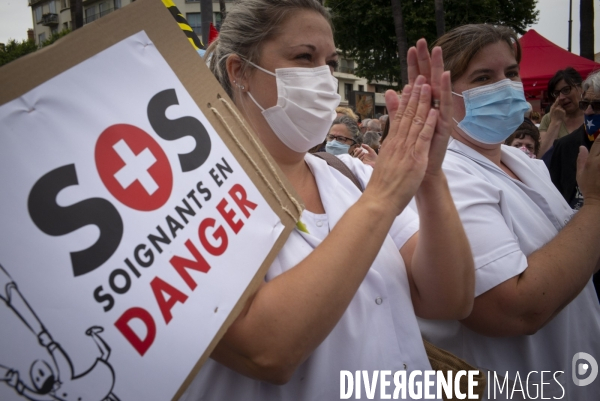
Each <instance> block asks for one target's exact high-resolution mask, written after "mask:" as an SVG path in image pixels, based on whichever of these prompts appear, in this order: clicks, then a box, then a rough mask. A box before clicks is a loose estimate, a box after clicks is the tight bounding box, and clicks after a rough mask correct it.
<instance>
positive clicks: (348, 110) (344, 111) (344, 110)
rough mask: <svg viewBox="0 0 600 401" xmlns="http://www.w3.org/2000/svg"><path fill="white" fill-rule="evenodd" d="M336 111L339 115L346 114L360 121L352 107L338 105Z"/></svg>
mask: <svg viewBox="0 0 600 401" xmlns="http://www.w3.org/2000/svg"><path fill="white" fill-rule="evenodd" d="M335 112H336V113H337V116H338V117H341V116H344V115H345V116H348V117H350V118H352V119H353V120H354V121H357V122H358V116H357V115H356V114H355V113H354V111H352V109H351V108H350V107H343V106H338V107H336V108H335Z"/></svg>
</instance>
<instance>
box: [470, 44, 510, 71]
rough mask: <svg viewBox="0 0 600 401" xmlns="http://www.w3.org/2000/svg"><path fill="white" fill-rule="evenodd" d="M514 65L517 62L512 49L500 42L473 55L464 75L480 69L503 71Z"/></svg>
mask: <svg viewBox="0 0 600 401" xmlns="http://www.w3.org/2000/svg"><path fill="white" fill-rule="evenodd" d="M514 64H517V60H516V58H515V55H514V54H513V52H512V49H511V48H510V47H509V46H508V43H506V42H505V41H503V40H500V41H498V42H495V43H491V44H489V45H487V46H485V47H484V48H482V49H481V50H479V51H478V52H477V53H475V55H474V56H473V58H472V59H471V61H470V62H469V66H468V68H467V71H466V74H469V73H471V72H472V71H475V70H478V69H481V68H485V69H502V70H503V69H504V68H506V67H508V66H511V65H514Z"/></svg>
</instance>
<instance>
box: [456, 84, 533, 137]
mask: <svg viewBox="0 0 600 401" xmlns="http://www.w3.org/2000/svg"><path fill="white" fill-rule="evenodd" d="M452 93H454V92H452ZM454 94H455V95H457V96H460V97H462V98H463V99H464V101H465V111H466V114H465V118H463V119H462V121H461V122H458V121H456V120H454V121H456V122H457V124H458V128H460V129H461V130H462V131H463V132H464V133H465V134H467V135H468V136H470V137H471V138H473V139H474V140H476V141H477V142H481V143H485V144H488V145H496V144H499V143H502V142H504V141H505V140H506V138H508V137H509V136H510V135H511V134H512V133H513V132H515V130H516V129H517V128H518V127H519V125H521V124H522V123H523V120H524V115H525V112H526V111H527V110H529V104H528V103H527V101H526V100H525V93H524V92H523V84H522V83H521V82H518V81H511V80H510V79H503V80H502V81H498V82H496V83H494V84H491V85H485V86H479V87H477V88H473V89H468V90H466V91H464V92H463V93H462V95H461V94H458V93H454Z"/></svg>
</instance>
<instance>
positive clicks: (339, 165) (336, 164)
mask: <svg viewBox="0 0 600 401" xmlns="http://www.w3.org/2000/svg"><path fill="white" fill-rule="evenodd" d="M313 155H315V156H317V157H318V158H320V159H323V160H325V161H326V162H327V164H328V165H330V166H331V167H333V168H334V169H336V170H337V171H339V172H340V173H342V174H343V175H345V176H346V177H347V178H348V179H349V180H350V181H352V183H353V184H354V185H356V187H357V188H358V189H360V192H363V188H362V186H361V185H360V182H359V181H358V178H356V176H355V175H354V173H353V172H352V170H350V169H349V168H348V166H346V165H345V164H344V162H343V161H341V160H340V159H338V158H337V157H336V156H334V155H332V154H331V153H327V152H317V153H313Z"/></svg>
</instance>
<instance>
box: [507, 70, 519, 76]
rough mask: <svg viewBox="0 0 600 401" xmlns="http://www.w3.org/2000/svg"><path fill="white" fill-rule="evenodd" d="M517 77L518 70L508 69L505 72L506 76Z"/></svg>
mask: <svg viewBox="0 0 600 401" xmlns="http://www.w3.org/2000/svg"><path fill="white" fill-rule="evenodd" d="M518 77H519V71H514V70H513V71H508V72H507V73H506V78H518Z"/></svg>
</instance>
